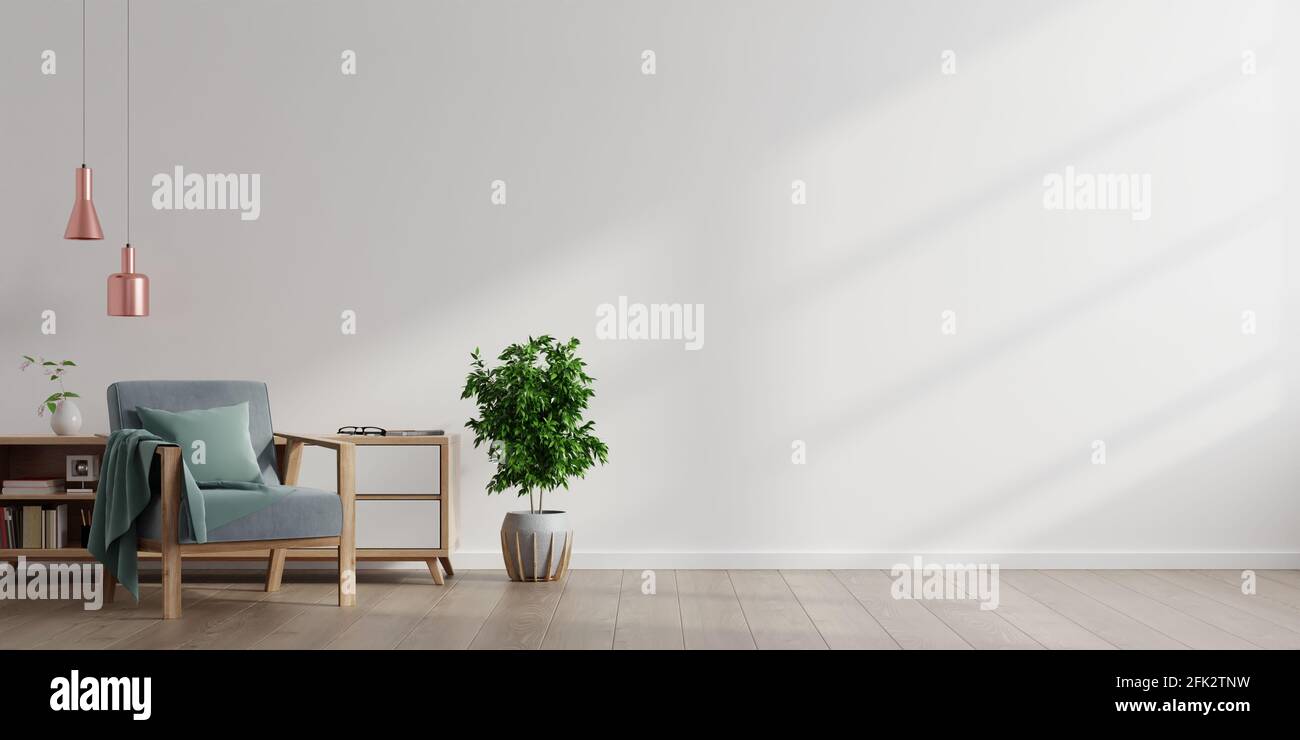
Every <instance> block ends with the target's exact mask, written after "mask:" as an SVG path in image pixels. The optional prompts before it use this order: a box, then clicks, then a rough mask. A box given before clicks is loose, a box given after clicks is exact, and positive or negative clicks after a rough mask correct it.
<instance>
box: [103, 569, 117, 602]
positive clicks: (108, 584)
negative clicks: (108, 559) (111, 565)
mask: <svg viewBox="0 0 1300 740" xmlns="http://www.w3.org/2000/svg"><path fill="white" fill-rule="evenodd" d="M100 567H101V568H102V567H103V566H100ZM99 587H100V588H102V589H103V590H104V603H105V604H111V603H113V597H115V596H117V578H115V577H113V571H111V570H109V569H108V568H104V580H103V582H101V583H100V584H99Z"/></svg>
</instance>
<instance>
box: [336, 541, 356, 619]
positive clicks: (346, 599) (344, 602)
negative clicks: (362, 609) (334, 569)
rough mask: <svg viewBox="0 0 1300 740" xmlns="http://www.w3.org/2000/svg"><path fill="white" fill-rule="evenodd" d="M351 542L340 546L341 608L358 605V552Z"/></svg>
mask: <svg viewBox="0 0 1300 740" xmlns="http://www.w3.org/2000/svg"><path fill="white" fill-rule="evenodd" d="M341 539H342V538H340V540H341ZM350 540H351V538H349V543H348V544H347V545H344V544H342V543H341V542H340V544H339V606H356V605H357V550H356V545H355V544H354V543H352V542H351V541H350Z"/></svg>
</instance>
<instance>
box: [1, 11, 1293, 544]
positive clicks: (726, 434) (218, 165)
mask: <svg viewBox="0 0 1300 740" xmlns="http://www.w3.org/2000/svg"><path fill="white" fill-rule="evenodd" d="M89 4H90V22H89V50H88V54H89V57H88V58H89V76H88V80H87V81H88V110H87V116H88V123H89V130H88V134H87V135H88V141H87V147H88V154H87V157H88V162H89V164H90V165H91V166H92V167H94V168H95V170H96V175H97V191H96V203H97V205H98V207H99V213H100V216H101V219H102V221H103V224H104V228H105V233H106V236H107V238H106V239H105V240H104V241H103V242H70V241H64V240H62V239H60V238H59V237H60V235H61V233H62V230H63V226H64V223H65V220H66V218H67V215H68V211H69V208H70V206H71V200H72V170H73V168H74V167H76V166H77V164H79V162H80V159H79V157H80V152H79V149H80V139H79V137H80V106H79V103H80V97H79V96H80V82H81V80H80V73H79V54H80V50H79V43H80V34H81V28H80V4H79V3H76V2H72V1H63V0H60V1H58V2H51V1H44V0H43V1H40V2H38V1H36V0H23V1H17V0H5V3H4V9H3V14H4V18H3V21H2V22H0V96H2V97H0V101H2V102H0V106H2V109H3V113H2V114H0V152H2V156H3V160H2V161H3V170H4V177H2V178H0V224H4V227H5V237H4V239H3V245H4V246H3V249H4V268H3V274H4V278H3V286H2V287H3V290H2V291H0V306H2V307H3V312H2V313H0V348H2V349H3V356H0V360H3V361H4V362H9V361H10V360H12V361H13V367H12V369H11V370H3V371H0V372H2V373H3V374H0V378H3V384H2V385H0V420H3V421H2V422H0V426H2V427H3V429H4V430H5V431H14V432H36V431H43V430H44V429H45V428H46V427H45V425H44V422H43V421H42V420H39V419H37V418H35V416H34V415H33V414H32V409H33V408H34V406H35V403H36V401H37V400H39V398H41V397H43V396H42V391H44V390H45V389H44V387H43V386H42V385H41V383H40V381H39V379H38V378H35V377H27V376H24V375H20V374H19V373H18V372H17V356H18V355H19V354H20V353H35V352H39V353H43V354H46V355H51V356H57V357H59V358H62V357H65V356H66V357H70V358H73V359H75V360H76V361H77V362H78V363H79V364H80V366H81V367H80V368H79V371H78V372H77V373H76V374H74V375H73V376H72V377H71V380H72V383H71V387H72V388H73V389H75V390H78V391H80V392H81V393H82V394H83V395H84V396H86V397H88V399H89V402H88V403H86V404H84V405H83V406H84V409H85V413H86V417H87V427H88V429H90V430H92V431H102V430H104V429H106V426H107V421H106V416H105V410H104V408H103V402H102V401H101V400H100V399H101V398H102V395H103V392H104V388H105V387H106V385H107V384H108V383H110V382H112V381H114V380H118V379H130V378H202V377H210V378H251V379H264V380H266V381H267V382H268V383H269V384H270V387H271V397H272V406H273V409H274V414H275V421H276V424H277V426H278V427H280V428H282V429H286V430H295V431H303V432H319V431H327V430H331V429H333V428H335V427H337V426H339V425H342V424H354V423H355V424H380V425H387V426H393V427H399V426H427V425H440V426H446V427H448V428H451V429H459V428H460V427H461V425H462V424H463V422H464V421H465V420H466V419H467V418H469V416H470V415H471V413H472V406H471V405H470V404H469V403H468V402H463V401H460V400H459V398H458V397H459V393H460V388H461V384H462V382H463V378H464V375H465V373H466V370H467V361H468V353H469V351H470V350H471V349H472V348H474V347H475V346H482V347H483V348H484V349H485V350H487V351H489V352H492V353H495V352H496V351H497V350H499V349H500V348H501V347H503V346H504V345H505V344H507V343H509V342H511V341H515V340H520V339H523V338H524V337H526V336H527V335H528V334H537V333H542V332H549V333H552V334H556V335H560V336H564V337H567V336H576V337H578V338H580V339H581V340H582V341H583V347H584V353H585V356H586V357H587V359H588V361H589V362H590V364H591V369H592V371H593V374H594V375H596V376H597V377H598V378H599V381H598V385H597V390H598V395H597V398H596V401H595V404H594V406H593V409H592V415H593V417H594V418H595V419H596V421H597V425H598V426H597V428H598V430H599V431H600V433H601V435H602V436H603V438H604V439H606V441H607V442H608V443H609V445H610V449H611V459H610V464H609V466H608V467H606V468H603V469H601V470H598V471H596V472H594V473H592V474H590V475H589V476H588V477H587V479H586V480H583V481H579V482H577V484H576V485H575V486H574V487H573V490H572V491H571V492H569V493H561V494H557V495H556V496H555V498H554V499H548V500H554V501H555V502H556V503H557V504H560V503H562V505H563V506H564V507H565V508H567V509H569V510H570V511H571V512H572V513H573V517H574V520H575V524H576V527H577V529H578V532H579V534H578V537H577V550H578V551H579V556H578V558H577V561H576V562H577V564H578V565H627V566H629V567H635V566H638V565H642V564H644V565H646V566H655V565H662V566H666V565H675V566H692V565H698V566H743V565H756V566H765V567H770V566H781V565H791V566H800V565H808V566H814V565H825V564H836V565H851V564H861V565H888V564H889V563H890V562H892V561H893V559H895V558H896V557H897V555H898V554H899V553H913V552H918V553H944V552H948V553H973V554H983V556H985V557H998V558H1001V559H1002V562H1003V563H1004V564H1022V565H1034V564H1042V565H1053V564H1057V565H1152V564H1161V563H1165V564H1179V563H1181V564H1197V565H1206V566H1214V565H1222V566H1225V567H1230V566H1235V565H1238V564H1241V565H1251V564H1254V565H1262V564H1274V565H1278V564H1290V565H1292V566H1294V565H1296V564H1297V563H1300V555H1297V553H1300V524H1298V523H1300V496H1298V495H1297V493H1298V488H1300V485H1298V484H1300V468H1297V465H1296V462H1295V460H1296V437H1297V435H1296V433H1295V431H1294V430H1295V429H1296V427H1297V422H1298V421H1300V418H1298V417H1300V398H1298V397H1297V380H1296V378H1297V371H1298V370H1300V356H1298V355H1297V340H1296V337H1295V329H1294V326H1293V321H1292V322H1288V319H1293V317H1294V314H1295V311H1296V308H1297V302H1296V298H1295V295H1294V290H1293V286H1294V284H1295V279H1296V270H1297V261H1296V260H1294V259H1289V256H1288V247H1293V246H1294V244H1295V230H1294V226H1293V223H1294V221H1293V218H1294V217H1293V216H1292V215H1291V213H1292V212H1293V211H1294V209H1295V203H1296V199H1295V195H1296V190H1295V186H1294V181H1293V179H1292V177H1293V175H1294V173H1295V172H1296V171H1297V169H1296V164H1297V158H1296V151H1295V148H1294V146H1293V141H1294V138H1295V133H1294V132H1295V131H1296V130H1297V126H1296V124H1297V123H1298V122H1300V117H1297V115H1296V105H1295V90H1296V89H1297V81H1296V74H1295V73H1296V71H1297V65H1296V63H1295V58H1294V56H1293V55H1294V52H1293V51H1291V49H1294V47H1295V46H1296V45H1297V44H1298V43H1300V25H1298V24H1297V11H1296V10H1295V9H1293V8H1288V7H1286V5H1287V4H1285V3H1275V2H1226V1H1223V2H1187V3H1179V4H1177V6H1176V7H1173V6H1171V5H1170V4H1168V3H1163V2H1129V1H1122V2H1121V1H1118V0H1117V1H1115V2H1069V3H1065V2H1053V3H1046V2H1038V1H1036V0H1032V1H1031V0H1025V1H1023V2H1010V1H1004V2H982V3H966V2H917V3H883V2H870V3H869V2H775V1H768V2H741V1H740V0H731V1H728V2H721V1H715V2H687V1H683V2H643V1H638V2H631V1H619V2H610V1H609V0H601V1H599V2H596V1H594V0H593V1H592V2H441V3H424V2H385V3H362V2H329V3H308V2H276V3H265V2H222V3H199V2H162V1H161V0H136V2H134V4H133V8H134V16H133V19H134V25H133V29H132V40H133V47H134V48H133V54H134V56H133V78H132V93H133V96H134V97H133V115H134V122H133V142H132V162H131V166H132V170H131V171H132V174H133V183H132V193H131V198H132V204H131V205H132V213H133V218H132V241H133V243H134V244H135V245H136V247H137V251H138V259H139V269H141V270H142V271H144V272H146V273H148V274H149V275H150V277H151V278H152V280H153V296H152V297H153V310H154V315H153V316H152V317H150V318H148V319H145V320H125V319H110V318H107V317H106V316H105V315H104V300H105V299H104V280H105V276H106V275H107V274H108V273H110V272H113V271H115V270H116V265H117V260H118V254H117V250H118V248H119V247H120V246H121V244H122V242H123V240H124V238H125V237H124V232H123V227H124V213H123V208H124V205H123V198H124V193H123V177H124V162H125V159H124V147H123V117H124V109H123V95H124V90H123V83H124V68H123V61H122V55H123V48H124V47H123V32H124V29H123V4H122V3H121V2H105V1H102V0H91V2H90V3H89ZM44 49H55V50H56V51H57V53H58V65H59V66H58V74H57V75H54V76H43V75H41V74H40V56H41V52H42V50H44ZM343 49H353V50H356V52H357V54H358V64H359V74H358V75H357V76H355V77H345V76H343V75H341V74H340V70H339V64H340V62H339V56H340V52H341V51H342V50H343ZM644 49H652V50H654V51H655V52H656V54H657V74H656V75H654V76H644V75H642V74H641V52H642V50H644ZM946 49H951V50H953V51H954V52H955V54H956V60H957V71H956V74H953V75H944V74H942V71H941V61H942V59H941V54H942V53H943V51H944V50H946ZM1244 50H1251V51H1254V52H1255V54H1256V58H1257V65H1258V67H1257V73H1256V74H1255V75H1253V76H1252V75H1244V74H1243V73H1242V53H1243V51H1244ZM1287 55H1292V56H1287ZM178 164H179V165H183V166H184V167H185V168H186V169H187V170H188V171H194V172H256V173H260V174H261V178H262V190H263V193H262V212H261V217H260V218H259V219H258V220H256V221H247V222H246V221H241V220H240V219H239V218H238V216H237V215H235V214H234V213H229V212H197V211H192V212H186V211H155V210H153V209H152V208H151V207H150V195H151V188H150V187H149V182H150V178H151V176H152V175H153V174H154V173H158V172H170V171H171V169H172V167H174V166H175V165H178ZM1070 165H1072V166H1074V167H1076V168H1078V169H1079V170H1080V171H1082V172H1113V173H1149V174H1150V175H1151V182H1152V215H1151V218H1150V220H1147V221H1134V220H1132V219H1131V218H1130V217H1129V216H1128V215H1127V214H1125V213H1087V212H1060V211H1047V210H1044V208H1043V206H1042V198H1043V185H1042V183H1043V178H1044V176H1045V175H1046V174H1048V173H1053V172H1062V171H1063V170H1064V168H1065V167H1067V166H1070ZM496 179H501V180H504V181H506V182H507V186H508V204H507V205H505V206H493V205H492V204H491V203H490V202H489V195H490V188H489V184H490V183H491V182H492V181H493V180H496ZM795 179H801V180H804V181H806V183H807V187H808V203H807V205H804V206H794V205H792V204H791V202H790V188H791V181H792V180H795ZM1289 219H1290V220H1291V221H1290V223H1289V222H1288V220H1289ZM620 295H626V296H629V297H630V299H631V300H633V301H639V302H647V303H652V302H672V303H702V304H704V305H705V306H706V314H705V316H706V322H705V346H704V348H703V349H702V350H700V351H697V352H689V351H685V350H684V349H683V348H682V344H681V343H680V342H631V341H603V342H602V341H598V340H597V339H596V336H595V311H596V307H597V305H599V304H601V303H605V302H613V301H615V300H617V297H618V296H620ZM44 309H54V310H56V311H57V314H58V333H57V334H56V335H54V336H43V335H42V334H41V333H40V315H41V311H42V310H44ZM344 309H353V310H355V311H357V312H358V315H359V332H358V334H357V335H356V336H343V335H342V334H340V332H339V314H340V312H341V311H342V310H344ZM945 310H952V311H955V312H956V314H957V322H958V323H957V326H958V330H957V334H956V335H954V336H945V335H943V334H941V332H940V317H941V313H942V312H943V311H945ZM1247 310H1249V311H1254V312H1256V315H1257V317H1258V332H1257V334H1254V335H1246V334H1243V333H1242V331H1241V328H1240V326H1241V321H1242V312H1243V311H1247ZM4 358H8V359H4ZM795 439H800V440H804V441H806V443H807V450H808V452H807V455H808V462H807V464H806V465H803V466H796V465H793V464H791V459H790V455H791V442H792V440H795ZM1094 440H1104V441H1105V443H1106V445H1107V448H1106V449H1107V458H1106V464H1105V465H1104V466H1100V465H1093V464H1092V463H1091V460H1090V456H1091V454H1092V449H1091V444H1092V443H1093V441H1094ZM412 465H423V461H413V462H412ZM488 477H489V471H488V467H487V465H486V461H485V458H484V456H483V454H482V453H481V452H478V451H474V450H473V449H472V447H470V446H469V445H468V444H467V445H466V451H465V454H464V455H463V459H462V461H461V478H460V490H461V493H462V501H461V506H460V517H459V519H460V521H459V529H460V534H461V541H460V549H461V550H462V551H463V552H464V553H466V554H465V555H464V556H463V558H462V561H461V562H462V563H464V564H469V565H482V566H490V565H493V564H495V563H496V562H497V560H496V559H497V557H498V556H497V555H494V554H493V551H494V550H495V548H496V542H497V529H498V527H499V523H500V520H501V516H502V514H503V513H504V512H505V511H507V510H510V509H513V508H517V506H518V504H517V502H515V501H514V500H511V499H508V498H505V497H500V496H497V497H488V496H486V495H484V494H483V493H482V491H483V487H484V483H485V481H486V480H487V478H488ZM476 553H478V554H479V555H476ZM867 553H876V554H877V555H875V556H868V555H865V554H867ZM618 554H625V556H622V557H620V556H618ZM1179 554H1184V555H1179Z"/></svg>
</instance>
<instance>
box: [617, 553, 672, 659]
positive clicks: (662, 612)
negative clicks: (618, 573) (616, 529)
mask: <svg viewBox="0 0 1300 740" xmlns="http://www.w3.org/2000/svg"><path fill="white" fill-rule="evenodd" d="M652 578H653V581H652V580H651V579H652ZM684 648H685V642H684V639H683V636H682V606H681V604H680V603H679V602H678V600H677V574H676V573H675V572H673V571H671V570H656V571H648V570H647V571H642V570H625V571H623V585H622V595H621V596H620V597H619V601H618V619H617V626H616V627H615V629H614V649H616V650H682V649H684Z"/></svg>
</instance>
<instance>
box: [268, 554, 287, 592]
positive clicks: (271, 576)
mask: <svg viewBox="0 0 1300 740" xmlns="http://www.w3.org/2000/svg"><path fill="white" fill-rule="evenodd" d="M288 554H289V550H288V548H284V547H281V548H276V549H273V550H271V559H270V560H269V561H268V562H267V564H266V590H267V591H268V592H270V591H279V590H280V581H281V580H282V579H283V578H284V559H285V556H287V555H288Z"/></svg>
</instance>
